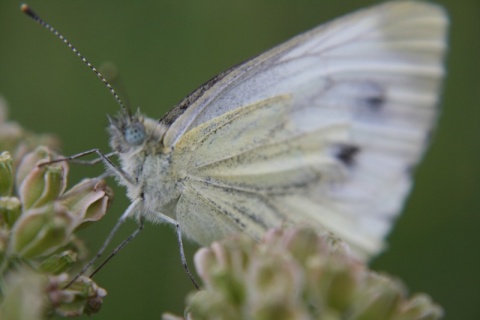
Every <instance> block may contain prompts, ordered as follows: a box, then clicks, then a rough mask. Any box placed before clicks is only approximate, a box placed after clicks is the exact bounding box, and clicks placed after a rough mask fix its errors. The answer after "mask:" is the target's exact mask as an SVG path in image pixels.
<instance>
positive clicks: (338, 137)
mask: <svg viewBox="0 0 480 320" xmlns="http://www.w3.org/2000/svg"><path fill="white" fill-rule="evenodd" d="M447 24H448V19H447V17H446V15H445V13H444V12H443V10H442V9H441V8H439V7H437V6H435V5H431V4H426V3H419V2H409V1H406V2H392V3H387V4H384V5H381V6H377V7H373V8H371V9H366V10H363V11H359V12H357V13H354V14H352V15H349V16H346V17H344V18H340V19H337V20H335V21H333V22H332V23H330V24H327V25H324V26H320V27H318V28H316V29H313V30H311V31H309V32H306V33H304V34H301V35H299V36H297V37H295V38H293V39H291V40H290V41H288V42H286V43H284V44H282V45H280V46H278V47H276V48H274V49H272V50H270V51H268V52H266V53H264V54H262V55H259V56H258V57H256V58H254V59H252V60H249V61H247V62H246V63H244V64H241V65H239V66H237V67H235V68H232V69H231V70H229V71H228V72H226V73H224V74H222V75H221V76H220V77H217V78H216V79H214V80H213V82H210V83H208V84H206V85H205V86H204V87H201V88H200V89H198V90H197V91H196V92H194V93H193V94H192V95H191V96H190V97H189V98H188V100H185V101H183V102H181V103H180V104H179V106H177V107H176V108H175V109H173V110H172V111H171V113H170V114H169V115H167V116H166V117H165V118H164V119H163V122H164V123H165V124H166V125H167V126H168V125H169V128H168V130H167V132H166V134H165V136H164V140H163V141H164V144H165V145H166V146H167V147H171V148H172V149H173V150H174V151H173V156H172V159H173V161H172V164H173V166H174V167H175V170H176V172H178V173H179V175H180V176H182V177H184V178H183V180H182V184H183V193H182V195H181V196H180V199H179V202H178V204H177V207H176V209H175V212H176V217H177V219H178V220H179V222H180V224H181V226H182V225H183V227H182V228H183V229H184V230H185V231H186V234H187V235H188V234H190V236H191V237H192V238H193V239H194V240H196V241H198V242H200V243H208V242H210V241H212V240H215V239H218V238H219V237H221V236H222V235H224V234H226V233H229V232H232V231H235V230H242V231H244V232H247V233H249V234H251V235H252V236H253V237H256V238H258V237H260V236H261V234H262V232H263V231H264V230H265V229H266V228H270V227H275V226H279V225H281V224H282V223H284V222H295V223H307V224H309V225H312V224H313V225H318V226H319V227H320V228H325V229H326V230H329V231H331V232H333V233H335V234H336V235H338V236H340V237H342V238H343V239H345V240H346V241H348V242H349V243H350V244H351V245H352V247H353V248H354V249H355V251H356V252H357V254H358V255H359V256H361V257H368V256H371V255H372V254H375V253H376V252H378V251H379V250H380V249H381V247H382V243H383V238H384V236H385V234H386V233H387V232H388V230H389V229H390V226H391V221H392V219H393V218H394V217H395V216H396V215H397V214H398V212H399V211H400V210H401V207H402V203H403V201H404V198H405V196H406V195H407V193H408V191H409V189H410V185H411V177H410V174H409V173H410V172H411V169H412V167H413V166H414V165H415V164H416V163H417V162H418V160H419V158H420V156H421V155H422V153H423V151H424V148H425V142H426V138H427V136H428V134H429V132H430V130H431V128H432V126H433V123H434V120H435V118H436V116H437V109H436V108H435V106H436V104H437V101H438V94H439V93H438V91H439V86H440V81H441V78H442V76H443V73H444V69H443V55H444V51H445V47H446V40H445V38H446V35H445V34H446V28H447ZM203 224H206V226H205V227H202V228H198V227H197V226H196V225H203ZM193 229H196V231H194V230H193Z"/></svg>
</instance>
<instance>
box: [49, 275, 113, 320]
mask: <svg viewBox="0 0 480 320" xmlns="http://www.w3.org/2000/svg"><path fill="white" fill-rule="evenodd" d="M68 281H69V277H68V276H67V274H65V273H63V274H61V275H59V276H55V277H51V278H50V288H49V289H48V294H49V297H50V301H51V302H52V304H53V305H54V306H55V313H57V314H58V315H60V316H62V317H75V316H80V315H83V314H87V315H91V314H94V313H96V312H98V311H99V310H100V308H101V306H102V304H103V298H104V297H105V296H106V295H107V291H106V290H105V289H103V288H101V287H99V286H98V285H97V284H96V283H95V282H93V281H92V279H90V278H87V277H84V276H81V277H79V278H78V279H77V280H75V282H74V283H73V284H72V285H71V286H69V287H68V288H66V289H64V287H65V285H66V284H67V283H68Z"/></svg>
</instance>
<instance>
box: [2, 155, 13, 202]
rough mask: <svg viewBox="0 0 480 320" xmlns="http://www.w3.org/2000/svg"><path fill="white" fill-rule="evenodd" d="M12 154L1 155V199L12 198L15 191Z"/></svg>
mask: <svg viewBox="0 0 480 320" xmlns="http://www.w3.org/2000/svg"><path fill="white" fill-rule="evenodd" d="M12 163H13V160H12V157H11V156H10V153H8V152H7V151H4V152H2V153H0V197H4V196H10V195H11V193H12V189H13V168H12Z"/></svg>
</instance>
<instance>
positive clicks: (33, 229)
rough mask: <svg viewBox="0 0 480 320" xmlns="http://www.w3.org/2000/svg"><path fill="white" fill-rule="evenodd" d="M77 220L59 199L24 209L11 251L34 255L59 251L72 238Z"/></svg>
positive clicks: (29, 256)
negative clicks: (37, 206)
mask: <svg viewBox="0 0 480 320" xmlns="http://www.w3.org/2000/svg"><path fill="white" fill-rule="evenodd" d="M73 222H74V219H73V218H72V216H71V215H70V214H69V213H68V212H67V210H66V208H64V207H63V206H61V205H60V204H59V203H55V204H52V205H47V206H43V207H41V208H34V209H30V210H28V211H27V212H24V213H23V214H22V216H21V217H20V218H19V219H18V220H17V222H16V223H15V225H14V227H13V229H12V236H11V246H10V248H11V249H10V254H13V255H16V256H19V257H22V258H30V259H32V258H35V257H39V256H45V255H48V254H51V253H53V252H55V251H56V250H58V249H60V248H61V247H63V246H64V245H66V244H67V243H68V241H69V240H70V238H71V232H72V230H73Z"/></svg>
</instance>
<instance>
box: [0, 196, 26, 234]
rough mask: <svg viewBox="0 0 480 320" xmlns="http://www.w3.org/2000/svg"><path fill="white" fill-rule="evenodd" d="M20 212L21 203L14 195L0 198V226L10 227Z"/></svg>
mask: <svg viewBox="0 0 480 320" xmlns="http://www.w3.org/2000/svg"><path fill="white" fill-rule="evenodd" d="M21 213H22V205H21V203H20V200H19V199H18V198H16V197H1V198H0V226H6V227H7V229H10V228H11V227H12V226H13V224H14V223H15V221H17V219H18V217H19V216H20V214H21Z"/></svg>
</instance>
